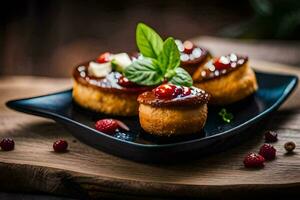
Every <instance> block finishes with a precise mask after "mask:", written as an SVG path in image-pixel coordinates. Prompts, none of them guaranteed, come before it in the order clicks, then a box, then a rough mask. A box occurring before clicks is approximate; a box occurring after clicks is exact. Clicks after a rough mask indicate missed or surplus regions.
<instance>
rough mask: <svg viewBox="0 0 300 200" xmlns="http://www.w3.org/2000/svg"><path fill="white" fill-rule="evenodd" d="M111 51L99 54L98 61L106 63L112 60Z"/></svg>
mask: <svg viewBox="0 0 300 200" xmlns="http://www.w3.org/2000/svg"><path fill="white" fill-rule="evenodd" d="M110 57H111V56H110V53H109V52H105V53H103V54H101V55H100V56H98V58H97V62H98V63H106V62H109V61H110Z"/></svg>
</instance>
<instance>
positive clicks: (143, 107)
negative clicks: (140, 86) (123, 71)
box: [138, 87, 209, 136]
mask: <svg viewBox="0 0 300 200" xmlns="http://www.w3.org/2000/svg"><path fill="white" fill-rule="evenodd" d="M208 100H209V94H208V93H206V92H205V91H204V90H201V89H198V88H195V87H192V88H191V94H190V95H187V96H184V97H180V96H179V97H176V98H173V99H168V100H165V99H159V98H157V97H156V95H155V92H154V90H152V91H148V92H145V93H143V94H141V95H140V96H139V97H138V102H139V103H140V106H139V120H140V124H141V126H142V128H143V129H144V130H145V131H146V132H148V133H150V134H153V135H156V136H174V135H187V134H192V133H200V132H201V130H202V129H203V127H204V124H205V122H206V118H207V102H208Z"/></svg>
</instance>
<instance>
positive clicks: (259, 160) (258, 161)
mask: <svg viewBox="0 0 300 200" xmlns="http://www.w3.org/2000/svg"><path fill="white" fill-rule="evenodd" d="M264 162H265V159H264V157H262V156H261V155H259V154H257V153H250V154H248V155H247V156H246V157H245V159H244V165H245V167H247V168H261V167H264Z"/></svg>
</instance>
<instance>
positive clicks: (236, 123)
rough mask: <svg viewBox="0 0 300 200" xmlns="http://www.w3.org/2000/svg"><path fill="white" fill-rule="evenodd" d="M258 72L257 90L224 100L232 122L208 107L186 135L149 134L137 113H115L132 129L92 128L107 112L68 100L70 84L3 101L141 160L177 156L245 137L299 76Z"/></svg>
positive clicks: (201, 152)
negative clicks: (200, 124) (199, 125)
mask: <svg viewBox="0 0 300 200" xmlns="http://www.w3.org/2000/svg"><path fill="white" fill-rule="evenodd" d="M256 76H257V80H258V84H259V90H258V91H257V92H256V93H255V94H254V95H252V96H250V97H248V98H246V99H244V100H242V101H241V102H238V103H235V104H232V105H229V106H226V109H227V110H228V111H230V112H231V113H233V115H234V120H233V121H232V122H231V123H229V124H227V123H225V122H224V121H222V120H221V118H220V116H219V115H218V112H219V111H220V109H221V107H209V108H208V109H209V110H208V119H207V123H206V125H205V127H204V130H203V132H202V133H199V134H196V135H190V136H184V137H171V138H157V137H154V136H151V135H149V134H147V133H145V132H143V130H142V129H141V127H140V125H139V121H138V118H137V117H117V119H120V120H121V121H123V122H125V123H126V124H127V125H128V126H129V127H130V132H118V133H116V134H115V135H107V134H104V133H101V132H99V131H97V130H95V129H94V123H95V121H97V120H98V119H101V118H106V117H110V116H104V115H101V114H97V113H93V112H90V111H87V110H85V109H82V108H80V107H79V106H78V105H76V104H75V103H74V102H73V101H72V90H67V91H63V92H59V93H55V94H49V95H45V96H39V97H32V98H27V99H20V100H12V101H9V102H7V106H8V107H10V108H12V109H14V110H17V111H20V112H24V113H28V114H32V115H38V116H42V117H46V118H51V119H53V120H55V121H57V122H59V123H62V124H63V125H65V127H66V128H67V129H69V130H70V132H71V134H72V135H74V136H75V137H76V138H78V139H79V140H81V141H82V142H84V143H86V144H88V145H91V146H93V147H95V148H97V149H101V150H103V151H105V152H108V153H111V154H114V155H117V156H121V157H125V158H128V159H132V160H136V161H143V162H162V161H174V160H176V161H177V160H180V158H188V157H194V156H199V155H205V154H208V153H211V152H216V151H220V150H223V149H224V148H227V147H228V146H230V145H232V144H234V145H236V144H237V143H239V142H240V141H242V138H245V137H246V134H244V133H245V132H246V131H245V130H246V129H248V128H250V127H255V126H254V125H257V124H258V122H261V120H262V119H264V118H265V117H266V116H268V115H269V114H271V113H272V112H273V111H275V110H276V109H278V107H279V106H280V105H281V104H282V103H283V102H284V101H285V100H286V99H287V97H288V96H289V95H290V94H291V92H292V91H293V89H294V88H295V86H296V85H297V81H298V78H297V77H296V76H292V75H278V74H269V73H262V72H256ZM254 133H255V132H254Z"/></svg>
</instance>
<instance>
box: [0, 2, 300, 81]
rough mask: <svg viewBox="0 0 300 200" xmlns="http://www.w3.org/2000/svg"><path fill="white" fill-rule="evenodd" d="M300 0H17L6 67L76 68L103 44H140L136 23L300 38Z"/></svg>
mask: <svg viewBox="0 0 300 200" xmlns="http://www.w3.org/2000/svg"><path fill="white" fill-rule="evenodd" d="M299 2H300V1H297V0H273V1H272V0H244V1H234V0H227V1H222V0H209V1H207V0H204V1H203V0H194V1H184V0H172V1H171V0H164V1H162V0H161V1H158V0H152V1H141V0H130V1H128V0H127V1H115V0H103V1H91V0H89V1H83V0H82V1H75V0H74V1H67V0H60V1H59V0H52V1H49V0H41V1H37V0H23V1H16V0H10V1H6V2H4V3H2V5H1V8H0V11H1V12H0V15H1V22H0V23H1V29H0V75H43V76H69V75H70V71H71V68H72V67H73V66H74V65H75V64H78V63H80V62H82V61H85V60H88V59H92V58H94V57H96V56H97V55H98V54H100V53H101V52H104V51H111V52H122V51H133V50H135V49H136V46H135V27H136V24H137V23H138V22H145V23H146V24H149V25H150V26H152V27H154V28H155V29H156V30H157V31H158V32H159V33H160V34H161V35H162V36H164V37H166V36H169V35H171V36H173V37H175V38H180V39H187V38H192V37H196V36H201V35H210V36H221V37H235V38H252V39H253V38H254V39H268V40H270V39H272V40H273V39H275V40H278V39H279V40H298V39H299V37H300V31H299V30H300V28H299V25H300V3H299Z"/></svg>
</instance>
